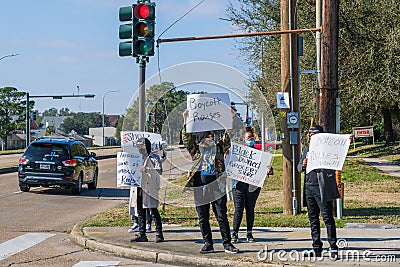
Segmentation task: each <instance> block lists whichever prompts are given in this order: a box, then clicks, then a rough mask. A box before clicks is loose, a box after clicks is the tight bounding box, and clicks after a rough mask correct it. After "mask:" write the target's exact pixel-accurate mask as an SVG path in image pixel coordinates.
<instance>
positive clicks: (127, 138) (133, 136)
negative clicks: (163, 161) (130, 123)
mask: <svg viewBox="0 0 400 267" xmlns="http://www.w3.org/2000/svg"><path fill="white" fill-rule="evenodd" d="M140 138H147V139H149V141H150V142H151V146H152V150H153V151H154V150H155V151H157V150H158V149H159V146H160V144H161V142H162V137H161V135H160V134H157V133H148V132H140V131H121V147H122V151H124V152H135V153H137V152H138V150H137V148H136V141H137V140H138V139H140Z"/></svg>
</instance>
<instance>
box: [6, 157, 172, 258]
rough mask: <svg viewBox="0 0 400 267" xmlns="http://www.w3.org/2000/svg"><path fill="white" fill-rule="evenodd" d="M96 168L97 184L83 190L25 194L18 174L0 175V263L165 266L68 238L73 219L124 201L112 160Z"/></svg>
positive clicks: (35, 190) (125, 196)
mask: <svg viewBox="0 0 400 267" xmlns="http://www.w3.org/2000/svg"><path fill="white" fill-rule="evenodd" d="M99 169H100V171H99V182H98V187H97V189H96V190H94V191H89V190H88V189H87V187H86V186H84V190H83V191H82V193H81V195H73V194H71V193H70V191H69V190H62V189H58V188H32V189H31V191H30V192H28V193H23V192H21V191H20V190H19V187H18V180H17V173H8V174H1V175H0V181H1V185H2V186H1V187H0V199H1V202H2V204H1V206H0V213H1V217H0V225H1V229H0V264H1V266H118V265H120V266H121V265H123V266H143V265H144V264H145V265H147V266H165V265H161V264H151V263H144V262H140V261H133V260H130V259H124V258H119V257H113V256H111V255H106V254H104V253H101V252H95V251H90V250H87V249H85V248H82V247H79V246H76V245H75V244H73V243H72V242H71V241H70V240H69V236H68V234H69V233H70V231H71V229H72V227H73V226H74V225H75V224H76V223H78V222H81V221H84V220H86V219H88V218H90V217H92V216H94V215H96V214H97V213H99V212H102V211H105V210H107V209H110V208H112V207H114V206H116V205H119V204H123V203H127V201H128V197H129V191H128V190H127V189H118V188H116V159H115V158H112V159H105V160H100V161H99ZM126 234H127V235H128V233H126Z"/></svg>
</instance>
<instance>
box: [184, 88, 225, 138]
mask: <svg viewBox="0 0 400 267" xmlns="http://www.w3.org/2000/svg"><path fill="white" fill-rule="evenodd" d="M230 103H231V102H230V100H229V95H228V94H227V93H210V94H192V95H188V96H187V109H188V111H189V113H188V117H187V122H186V131H187V132H188V133H193V132H203V131H212V130H224V129H232V113H231V104H230Z"/></svg>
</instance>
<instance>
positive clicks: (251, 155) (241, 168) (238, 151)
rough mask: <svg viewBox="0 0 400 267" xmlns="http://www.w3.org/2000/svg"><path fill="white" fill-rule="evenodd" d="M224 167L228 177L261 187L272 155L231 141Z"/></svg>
mask: <svg viewBox="0 0 400 267" xmlns="http://www.w3.org/2000/svg"><path fill="white" fill-rule="evenodd" d="M229 152H230V153H229V154H230V158H229V162H228V164H227V167H226V174H227V176H228V178H231V179H235V180H237V181H240V182H244V183H247V184H251V185H255V186H258V187H262V186H263V184H264V180H265V177H266V176H267V173H268V169H269V166H270V164H271V160H272V155H271V154H270V153H269V152H263V151H261V150H258V149H254V148H251V147H248V146H243V145H241V144H237V143H233V142H232V143H231V148H230V150H229Z"/></svg>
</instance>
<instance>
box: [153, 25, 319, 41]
mask: <svg viewBox="0 0 400 267" xmlns="http://www.w3.org/2000/svg"><path fill="white" fill-rule="evenodd" d="M317 31H321V28H311V29H297V30H281V31H270V32H249V33H236V34H225V35H214V36H198V37H182V38H170V39H158V40H157V44H161V43H171V42H184V41H198V40H212V39H226V38H238V37H252V36H262V35H275V34H287V33H301V32H317Z"/></svg>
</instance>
